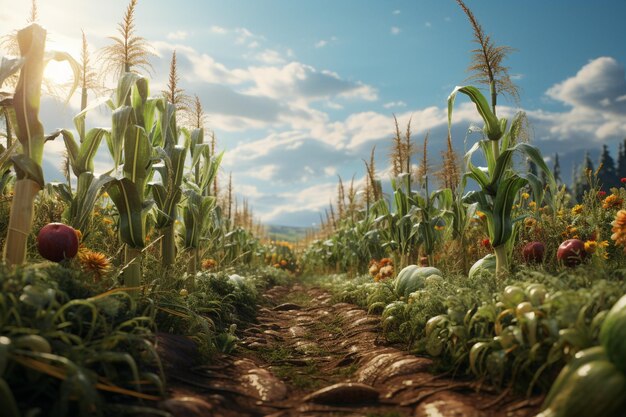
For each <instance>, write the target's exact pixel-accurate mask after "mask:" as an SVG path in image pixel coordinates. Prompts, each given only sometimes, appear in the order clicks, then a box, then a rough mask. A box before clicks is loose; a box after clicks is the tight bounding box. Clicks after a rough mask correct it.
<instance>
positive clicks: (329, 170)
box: [324, 167, 337, 177]
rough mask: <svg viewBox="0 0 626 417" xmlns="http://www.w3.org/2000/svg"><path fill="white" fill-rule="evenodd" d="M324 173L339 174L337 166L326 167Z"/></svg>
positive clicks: (329, 174)
mask: <svg viewBox="0 0 626 417" xmlns="http://www.w3.org/2000/svg"><path fill="white" fill-rule="evenodd" d="M324 174H326V175H328V176H330V177H334V176H335V175H337V167H325V168H324Z"/></svg>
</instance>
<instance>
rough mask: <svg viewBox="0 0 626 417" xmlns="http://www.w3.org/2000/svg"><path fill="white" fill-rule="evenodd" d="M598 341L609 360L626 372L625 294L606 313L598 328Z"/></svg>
mask: <svg viewBox="0 0 626 417" xmlns="http://www.w3.org/2000/svg"><path fill="white" fill-rule="evenodd" d="M600 343H602V346H604V349H605V350H606V354H607V355H608V357H609V359H610V360H611V362H613V363H614V364H615V366H617V368H618V369H619V370H621V371H622V372H626V295H624V296H623V297H622V298H620V299H619V300H618V301H617V303H615V305H614V306H613V308H611V310H610V311H609V314H607V316H606V319H604V323H602V327H601V328H600Z"/></svg>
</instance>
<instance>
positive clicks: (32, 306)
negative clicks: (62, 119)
mask: <svg viewBox="0 0 626 417" xmlns="http://www.w3.org/2000/svg"><path fill="white" fill-rule="evenodd" d="M457 3H458V5H459V6H460V7H461V10H462V11H463V13H464V17H466V18H467V22H464V23H465V24H469V25H470V26H471V28H472V30H473V35H474V41H475V44H474V46H475V48H476V49H474V50H473V51H472V61H471V64H470V68H469V71H470V74H471V76H470V81H471V82H470V83H469V84H468V85H465V86H460V87H456V88H453V89H452V91H451V92H450V94H449V97H448V100H447V102H446V103H443V105H444V106H445V107H446V109H447V115H446V116H447V122H448V130H447V131H448V136H447V143H446V150H445V151H444V152H443V153H442V155H441V160H442V165H441V168H440V169H437V170H435V169H433V168H432V166H431V165H432V164H433V162H431V160H430V159H429V157H428V149H429V136H428V134H426V135H425V137H424V139H423V141H420V143H419V144H416V143H415V141H414V134H413V132H412V126H411V122H409V123H408V124H407V125H406V126H403V125H401V124H400V122H399V121H398V119H395V126H394V125H391V126H389V132H390V134H391V135H392V138H391V144H390V149H391V154H390V167H391V169H390V175H389V177H386V176H383V175H381V174H380V173H379V172H378V171H377V167H376V158H375V152H376V151H375V149H372V150H371V158H370V159H367V160H365V163H364V172H363V173H359V174H363V175H364V179H365V180H364V181H363V182H362V183H359V184H357V183H355V181H354V179H353V180H352V182H351V183H349V184H348V183H346V182H344V181H342V179H341V177H339V183H338V184H337V188H336V190H337V192H336V197H335V198H334V199H333V201H332V202H331V203H330V205H329V206H328V209H326V211H325V213H323V214H322V215H320V218H321V220H322V221H321V224H319V225H318V227H317V228H316V229H315V230H313V229H309V230H307V231H306V233H303V230H302V229H298V230H296V229H290V228H281V227H273V228H272V230H273V232H272V233H268V231H267V229H266V228H265V227H264V226H263V225H262V224H261V223H260V222H259V221H257V220H256V219H255V216H254V214H253V212H252V208H251V207H250V206H249V204H248V202H247V200H245V199H244V202H243V204H238V203H237V201H238V200H237V197H236V194H237V193H238V190H237V189H236V187H234V186H233V183H232V177H230V178H229V179H228V180H227V181H223V177H224V175H223V172H222V171H221V165H222V162H223V159H224V157H225V152H220V151H218V150H217V146H216V142H217V139H216V136H215V134H214V133H213V131H212V130H211V129H210V128H209V126H210V123H211V121H210V118H209V117H208V114H207V113H205V111H204V109H203V105H202V103H201V100H200V98H199V97H198V96H197V95H196V96H193V97H191V96H188V95H187V94H186V92H185V91H184V90H183V89H182V88H181V86H180V76H179V73H178V71H179V70H178V67H177V56H176V52H174V53H173V54H172V56H171V60H170V65H169V74H168V84H167V88H166V89H165V90H163V91H154V90H151V88H150V84H151V81H150V75H148V74H150V72H151V59H153V58H154V57H153V53H152V52H151V49H150V48H151V46H150V43H149V42H148V41H147V40H146V39H144V38H142V37H140V36H139V35H137V30H136V24H135V13H136V11H137V7H138V1H137V0H130V2H129V4H128V6H127V8H126V10H125V11H123V18H122V20H121V22H120V23H119V24H118V26H117V32H115V34H114V35H113V36H112V37H110V39H109V40H110V43H109V45H108V46H106V47H104V48H103V49H102V50H100V51H98V55H97V58H98V59H97V60H96V56H93V57H92V56H91V54H90V49H89V45H88V43H87V38H86V36H85V34H84V33H83V37H82V54H81V56H80V57H72V56H71V55H70V54H68V53H64V52H55V51H50V50H48V48H47V42H46V39H47V35H48V34H47V31H46V29H44V28H43V27H42V26H41V25H39V24H38V18H39V16H38V11H37V3H36V2H35V1H33V2H32V6H31V16H30V18H29V23H28V25H26V26H25V27H23V28H20V29H19V30H16V31H14V32H11V33H9V34H7V35H6V36H5V37H3V38H2V41H1V46H2V50H3V51H6V52H7V56H4V57H3V58H2V61H1V66H0V87H1V89H0V111H1V117H0V119H1V125H2V126H1V130H0V136H1V138H0V246H2V247H3V250H4V252H3V258H2V259H3V261H2V263H1V264H0V407H1V411H0V414H1V415H2V416H3V417H4V416H6V417H36V416H42V417H43V416H54V417H62V416H112V415H137V416H181V417H183V416H209V415H215V416H265V415H267V416H276V417H278V416H284V417H287V416H370V417H375V416H378V417H384V416H386V417H392V416H429V417H435V416H444V417H446V416H450V417H452V416H519V417H526V416H537V417H567V416H572V417H573V416H587V417H593V416H597V417H624V416H626V412H625V411H624V410H626V295H625V294H626V282H625V281H624V276H625V275H626V178H620V177H619V172H621V169H622V168H624V167H621V168H619V167H618V168H619V169H618V168H616V167H614V166H611V167H610V169H611V170H612V171H611V172H610V173H609V174H610V175H612V177H611V176H610V175H609V174H607V169H608V168H607V165H606V162H603V163H602V164H601V165H600V166H599V167H598V169H595V170H594V169H591V168H587V169H584V168H583V171H582V175H581V176H580V178H578V180H579V181H578V185H577V187H576V189H570V187H568V186H567V185H566V184H564V183H563V182H562V180H561V178H560V172H559V168H558V165H557V166H555V165H554V161H553V160H552V161H551V160H550V159H546V158H545V157H544V155H542V152H541V149H540V147H537V146H535V145H534V144H533V143H531V142H530V141H528V140H527V138H528V131H529V129H530V127H529V125H528V118H527V117H526V115H525V113H524V112H522V111H520V112H518V113H517V114H514V115H513V116H512V117H508V118H507V117H502V116H501V115H500V113H498V99H499V98H501V97H503V96H508V97H512V98H514V99H515V98H516V97H518V94H519V93H518V90H517V87H516V85H515V84H514V79H513V77H511V75H510V74H509V68H508V67H507V66H506V65H505V64H506V59H507V57H508V55H509V53H510V52H511V48H509V47H506V46H500V45H497V44H496V43H495V41H494V40H493V39H492V38H491V37H490V36H489V35H487V34H486V32H485V31H484V29H483V27H482V26H481V25H480V24H479V22H478V19H477V16H475V15H474V14H473V13H472V11H471V10H470V9H468V8H467V7H466V5H465V4H464V3H463V2H462V1H461V0H457ZM142 6H149V5H148V4H145V5H142ZM53 61H59V62H63V63H67V65H68V68H71V70H72V80H73V82H71V83H70V85H69V86H65V87H64V89H61V90H62V91H61V92H60V93H58V92H56V93H58V94H60V95H62V96H63V97H62V99H67V100H68V101H69V100H70V98H71V97H73V96H74V97H75V96H76V95H80V97H81V100H80V112H79V113H78V114H76V115H75V117H74V118H73V121H74V126H66V127H65V128H62V129H56V130H52V131H51V130H50V126H43V125H42V122H41V121H40V111H41V109H40V103H41V100H42V95H44V96H45V95H49V94H52V93H55V92H53V91H52V90H54V89H52V88H51V86H50V83H49V81H47V80H46V78H45V77H44V72H45V68H46V66H47V65H48V64H50V63H51V62H53ZM96 62H97V63H99V64H100V65H101V66H102V65H103V68H102V69H96V68H97V66H96ZM99 71H103V72H104V73H106V77H104V78H102V77H100V76H99V75H98V72H99ZM450 82H451V83H455V82H456V83H460V82H462V80H450ZM107 83H108V84H107ZM96 90H98V94H97V96H98V98H92V97H93V96H94V95H93V94H92V92H93V91H96ZM88 98H92V99H91V100H88ZM461 101H463V102H466V103H471V111H472V112H475V115H476V116H477V117H479V118H480V120H481V125H480V126H478V127H477V126H471V127H470V131H471V135H469V136H468V139H467V140H468V141H469V142H471V143H469V145H468V149H467V152H466V153H465V154H464V155H459V154H458V153H457V150H456V149H454V146H453V138H452V136H453V130H452V125H453V123H454V120H455V116H456V115H457V113H455V111H456V110H458V108H459V104H460V102H461ZM59 105H62V104H59ZM96 113H97V115H96ZM102 114H106V116H104V117H105V118H106V120H107V123H108V124H107V125H106V126H103V127H92V122H91V121H90V118H92V117H93V118H97V119H98V120H100V119H102V117H103V116H102ZM457 117H458V116H457ZM394 118H395V116H394ZM50 142H55V143H56V142H59V143H63V145H64V147H65V154H64V155H65V156H64V159H63V161H62V170H63V176H64V178H65V181H64V182H48V181H46V179H45V178H44V155H45V153H46V152H47V148H48V147H49V143H50ZM620 149H621V148H620ZM418 151H419V154H420V155H421V159H420V160H419V161H415V160H413V157H414V155H415V154H416V153H417V152H418ZM107 152H108V154H107V157H108V158H109V160H110V161H112V162H111V165H110V166H109V167H108V168H107V172H105V173H96V171H95V168H94V159H95V158H96V157H97V155H99V154H102V153H107ZM620 152H621V151H620ZM622 156H626V154H624V155H622V154H621V153H620V158H621V157H622ZM437 159H439V157H438V156H437ZM624 159H625V160H626V157H625V158H624ZM622 162H623V161H622V160H621V159H620V163H622ZM557 164H558V160H557ZM611 164H613V161H612V160H611ZM549 165H552V166H549ZM220 173H221V174H222V175H221V177H220ZM607 175H609V176H607ZM607 178H609V179H607ZM222 183H225V185H224V186H223V184H222ZM242 193H243V194H244V197H245V191H243V192H242ZM242 193H239V195H241V194H242ZM272 234H273V235H274V236H273V238H272ZM294 236H295V237H297V238H298V240H297V241H290V242H287V241H283V240H280V239H282V238H285V239H286V238H289V239H291V238H293V239H296V238H295V237H294Z"/></svg>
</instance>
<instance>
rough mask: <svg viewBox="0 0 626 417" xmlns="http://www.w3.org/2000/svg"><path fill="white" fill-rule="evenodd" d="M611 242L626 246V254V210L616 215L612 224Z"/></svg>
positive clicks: (625, 250)
mask: <svg viewBox="0 0 626 417" xmlns="http://www.w3.org/2000/svg"><path fill="white" fill-rule="evenodd" d="M611 226H613V227H612V228H611V232H613V234H612V235H611V240H614V241H615V244H616V245H621V246H625V248H624V252H626V210H620V211H618V212H617V214H615V220H613V222H611Z"/></svg>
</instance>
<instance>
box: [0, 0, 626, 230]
mask: <svg viewBox="0 0 626 417" xmlns="http://www.w3.org/2000/svg"><path fill="white" fill-rule="evenodd" d="M466 1H467V4H468V6H470V7H471V8H472V10H473V11H474V14H475V15H476V16H477V18H478V19H479V21H480V22H481V24H482V25H483V28H484V29H485V31H486V32H487V33H488V34H490V35H491V36H492V37H493V38H494V39H495V41H496V43H497V44H500V45H509V46H511V47H514V48H515V49H516V51H515V53H513V54H512V55H511V56H510V58H509V60H508V61H507V64H508V66H509V67H510V73H511V74H512V75H513V78H514V79H515V81H516V82H517V84H518V85H519V87H520V89H521V102H520V103H519V107H521V108H523V109H524V110H525V111H526V112H527V113H528V116H529V119H530V121H531V123H532V127H533V132H534V139H533V140H534V143H535V144H536V145H538V146H539V147H540V148H541V149H542V150H543V151H544V154H545V155H546V157H548V158H549V157H551V156H552V155H553V154H554V153H555V152H559V154H560V155H561V157H562V160H563V161H564V164H563V166H562V170H563V172H564V174H565V176H566V177H569V173H570V171H571V164H572V162H573V161H574V160H575V159H576V158H579V157H580V154H581V152H582V151H583V150H584V149H591V150H594V151H597V150H598V149H599V148H600V147H601V144H603V143H607V144H609V146H610V147H611V149H612V150H613V151H614V152H615V149H616V148H617V143H618V141H621V140H622V139H623V138H625V137H626V79H625V75H624V65H625V64H626V48H624V39H626V26H624V24H623V16H625V15H626V2H624V1H623V0H604V1H602V2H591V1H588V0H554V1H550V2H546V1H542V0H527V1H524V2H515V1H508V0H506V1H505V0H481V1H478V0H466ZM127 3H128V1H127V0H108V1H107V2H102V1H95V0H45V1H40V5H39V21H40V23H41V24H42V25H44V26H45V27H46V28H47V29H48V30H49V48H50V49H56V50H66V51H68V52H70V53H72V54H74V55H75V56H78V51H79V50H80V49H79V48H80V33H81V32H80V31H81V29H83V30H84V31H85V33H86V34H87V37H88V40H89V42H90V45H91V46H90V47H91V49H92V50H93V51H96V50H97V49H98V48H100V47H102V46H104V45H106V44H108V42H109V41H108V39H107V36H112V35H115V34H116V24H117V22H119V21H120V20H121V17H122V15H123V13H124V10H125V7H126V5H127ZM29 9H30V1H26V0H19V1H18V0H0V21H2V22H3V26H2V31H3V32H4V33H8V32H10V31H11V30H12V29H17V28H20V27H22V26H23V25H24V24H25V22H26V19H27V16H28V11H29ZM136 24H137V34H138V35H140V36H143V37H145V38H146V39H147V40H148V41H149V42H150V43H151V45H152V47H153V48H154V51H155V53H156V56H155V57H154V59H153V60H152V63H153V67H154V73H153V74H151V79H152V82H151V88H152V91H153V93H155V94H156V93H158V92H159V91H160V90H161V89H162V88H163V87H164V85H165V81H166V77H167V71H168V66H169V60H170V57H171V54H172V52H173V51H174V50H176V52H177V56H178V64H179V71H180V75H181V78H182V83H181V84H182V87H183V88H184V89H185V90H186V91H187V92H188V93H189V94H198V95H199V97H200V98H201V100H202V103H203V105H204V107H205V110H206V112H207V114H208V127H209V128H210V129H212V130H214V131H215V134H216V136H217V139H218V145H219V147H220V149H225V150H226V157H225V159H224V163H223V169H222V174H221V175H222V179H223V180H224V181H225V180H226V178H227V176H228V173H229V172H232V175H233V182H234V185H235V190H236V192H237V194H238V195H239V197H240V198H242V197H246V198H248V199H249V201H250V204H251V205H252V207H253V209H254V211H255V213H256V215H257V216H258V217H259V218H260V219H261V220H262V221H264V222H265V223H271V224H282V225H295V226H311V225H312V224H314V223H316V222H317V221H318V219H319V217H318V212H319V211H320V210H323V209H324V208H325V207H326V206H327V205H328V203H329V200H330V199H331V198H333V196H334V195H335V190H336V184H337V176H338V175H340V176H341V177H342V178H343V179H344V180H347V181H349V180H350V178H352V177H353V176H354V177H355V180H356V181H359V180H360V179H361V178H362V177H363V171H364V170H363V161H362V160H363V159H365V158H368V156H369V153H370V150H371V148H372V147H373V146H376V150H377V154H376V159H377V164H378V168H379V169H380V170H381V172H383V174H381V175H383V176H384V171H385V168H387V167H388V157H387V155H388V145H389V142H390V138H391V137H392V134H393V128H394V125H393V114H396V115H397V117H398V119H399V121H400V124H401V125H403V126H404V125H405V124H406V122H407V121H408V120H409V118H411V117H412V127H413V132H414V137H415V138H416V139H417V140H421V138H422V137H423V136H424V135H425V134H426V133H427V132H430V148H429V152H430V155H432V156H433V157H432V158H431V161H432V164H433V165H435V166H436V164H437V161H440V158H439V157H438V156H439V152H440V150H441V149H442V148H443V146H444V143H445V137H446V136H445V131H446V110H445V109H446V98H447V96H448V94H449V93H450V92H451V91H452V89H453V88H454V86H455V85H462V84H463V82H464V79H465V78H466V77H467V73H466V72H465V68H466V67H467V65H468V63H469V57H470V54H469V51H470V49H472V48H473V47H474V44H473V43H472V30H471V28H470V26H469V24H468V22H467V21H466V19H465V16H464V15H463V13H462V11H461V10H460V9H459V7H458V6H457V5H456V3H455V2H454V1H453V0H405V1H400V0H398V1H396V0H390V1H382V0H381V1H373V0H343V1H330V0H318V1H315V2H312V1H308V2H305V1H300V2H294V1H288V0H266V1H257V0H239V1H232V2H231V1H229V2H225V1H218V0H184V1H177V2H171V1H168V2H165V1H156V0H151V1H148V0H140V1H139V4H138V8H137V14H136ZM64 71H65V70H64V68H63V67H62V66H60V67H57V68H51V69H50V71H49V73H50V75H51V77H53V78H54V77H55V76H56V77H59V78H62V76H63V72H64ZM457 103H458V108H457V110H456V111H455V116H454V123H455V124H454V129H453V136H454V144H455V146H456V148H457V151H458V152H459V153H463V151H464V149H467V148H469V146H471V143H472V142H473V141H474V140H476V138H475V137H474V136H470V137H467V135H466V131H467V128H468V127H469V126H470V125H471V124H472V123H475V122H478V120H477V119H476V115H475V110H474V109H473V108H472V106H470V104H469V103H468V102H467V100H466V99H464V98H463V99H461V98H459V100H457ZM517 107H518V105H517V104H515V103H510V102H509V103H507V102H506V101H502V102H501V106H500V110H499V114H500V115H506V114H513V113H514V112H515V111H516V110H517ZM77 108H78V98H74V99H73V100H72V101H71V102H70V104H69V106H65V107H64V106H63V105H61V104H59V103H57V102H54V100H53V99H51V98H45V99H44V109H43V112H42V113H43V114H42V119H43V121H44V125H45V128H46V130H47V131H52V130H54V129H55V128H58V127H71V126H72V125H71V118H72V115H73V114H74V113H75V112H76V109H77ZM90 119H91V123H92V124H94V125H103V126H106V125H107V123H108V124H109V125H110V122H109V115H107V114H106V112H105V111H100V112H98V111H95V112H93V113H92V114H90ZM62 146H63V145H62V143H61V142H59V143H50V144H48V145H47V147H48V148H49V151H48V152H47V156H46V179H47V180H50V181H52V180H59V179H60V176H59V174H58V171H57V170H56V169H55V166H58V164H59V163H58V161H59V157H58V153H59V152H60V151H61V149H62ZM418 157H419V155H418ZM108 164H109V162H108V157H107V155H106V150H105V149H103V150H102V152H101V155H99V156H98V165H97V168H98V169H99V170H100V171H102V172H104V171H106V170H107V169H108Z"/></svg>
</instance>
